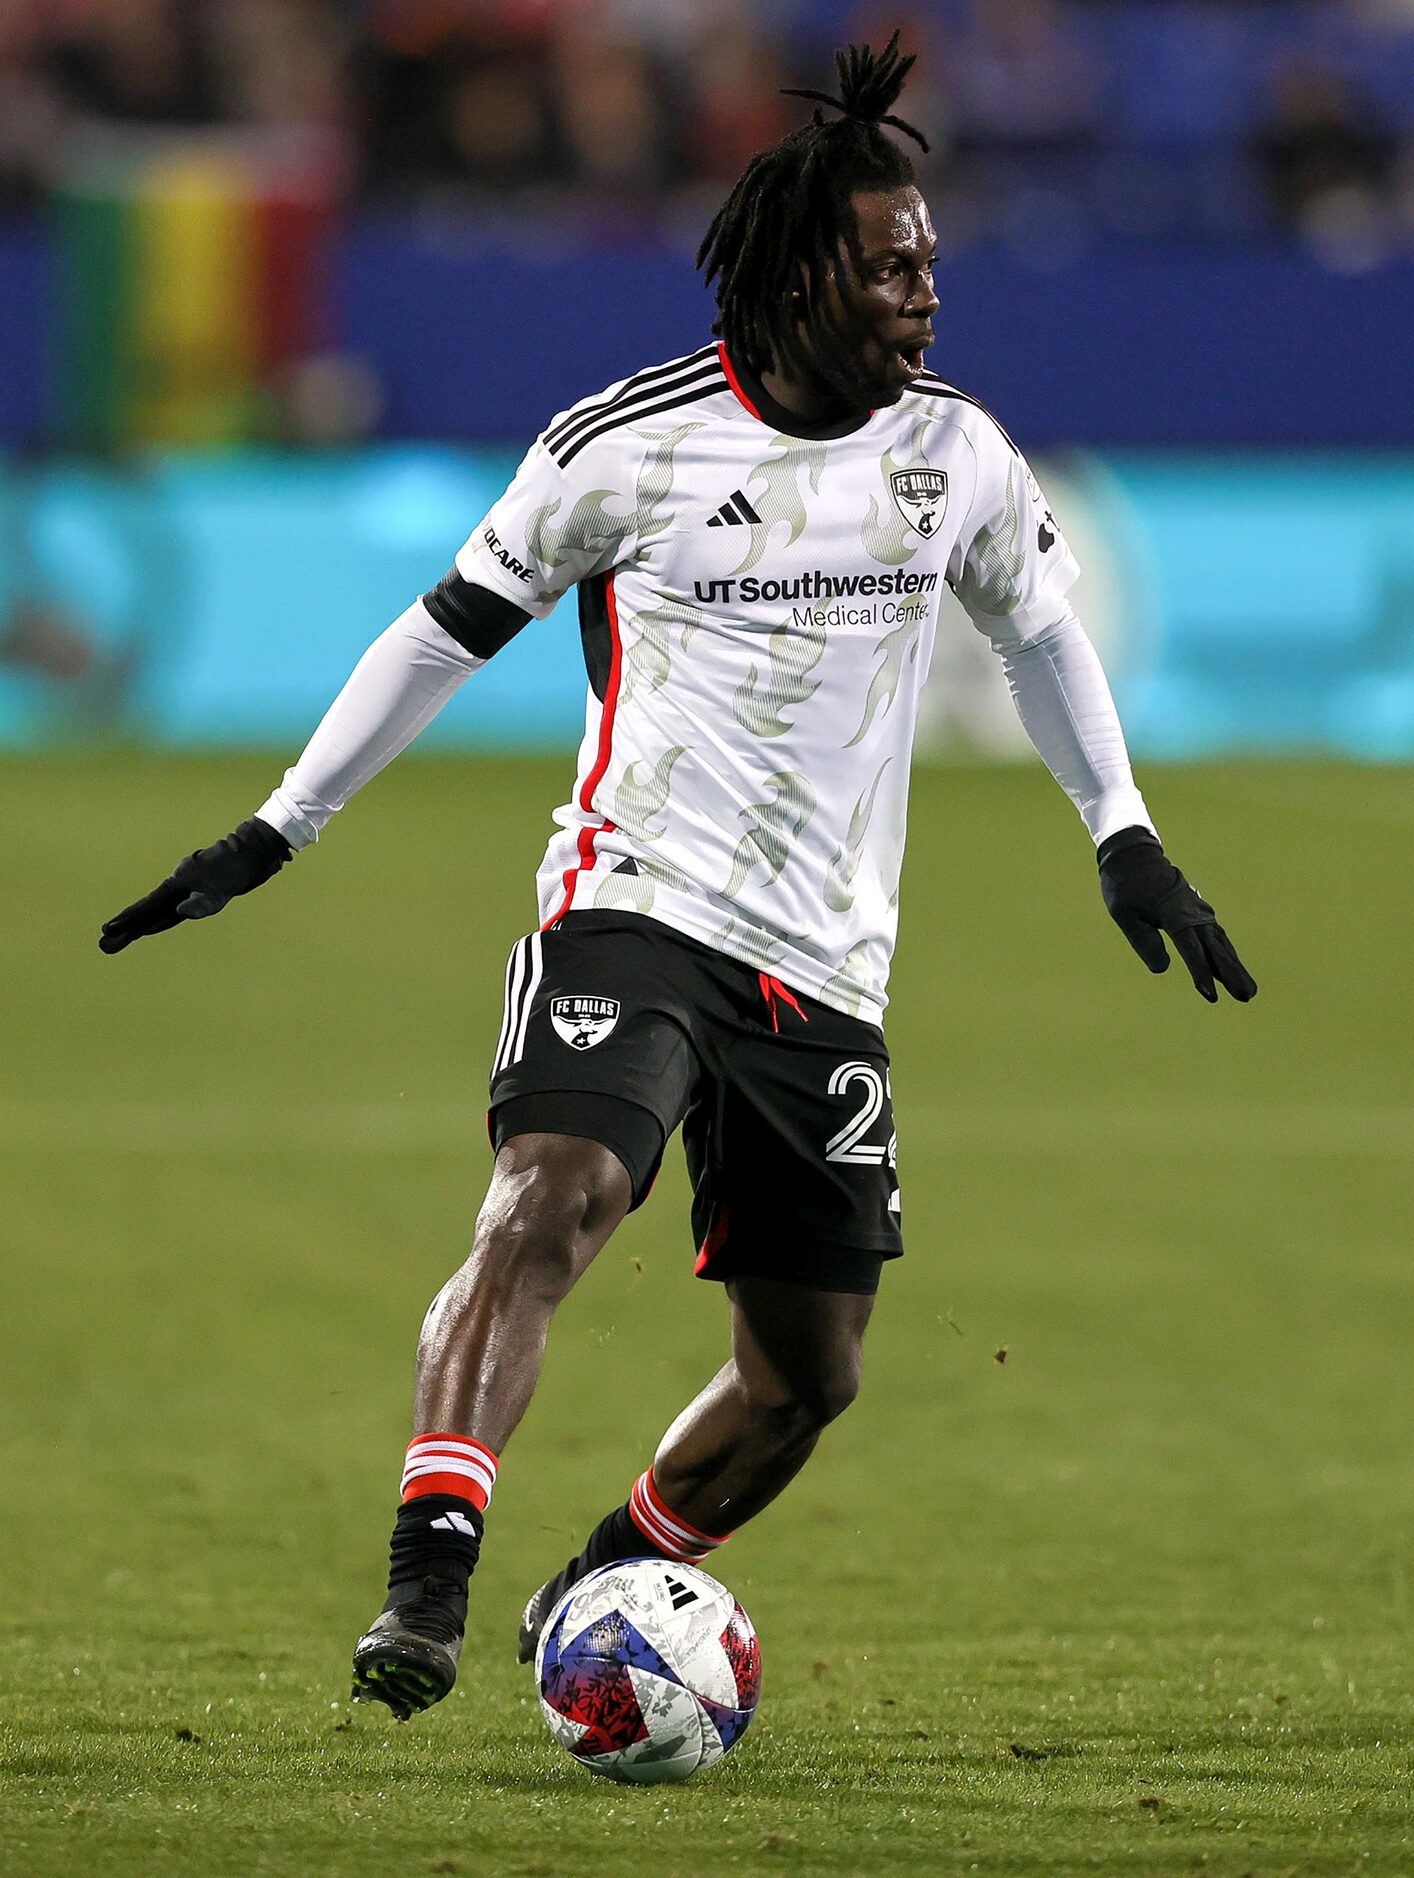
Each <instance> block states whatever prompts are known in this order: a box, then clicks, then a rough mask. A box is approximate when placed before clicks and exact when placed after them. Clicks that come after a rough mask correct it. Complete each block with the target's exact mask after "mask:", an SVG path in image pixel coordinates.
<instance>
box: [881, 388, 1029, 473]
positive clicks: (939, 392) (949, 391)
mask: <svg viewBox="0 0 1414 1878" xmlns="http://www.w3.org/2000/svg"><path fill="white" fill-rule="evenodd" d="M909 390H910V391H918V392H922V393H923V395H924V396H925V397H929V398H956V399H957V400H958V401H959V403H961V404H970V405H971V406H972V407H973V409H974V410H978V411H980V412H981V413H982V415H983V416H984V417H989V418H990V419H991V420H992V422H993V423H994V424H995V425H996V427H997V429H998V430H999V431H1000V432H1001V434H1002V437H1003V439H1004V440H1005V442H1006V445H1007V447H1008V449H1010V450H1011V451H1013V452H1014V453H1015V454H1016V455H1017V456H1020V455H1021V452H1020V450H1018V449H1017V447H1016V445H1015V444H1014V443H1013V442H1012V440H1011V438H1010V436H1008V434H1007V431H1006V428H1005V426H1004V425H1003V424H1002V421H1001V419H1000V418H999V417H998V416H997V414H996V412H995V411H992V410H989V409H988V407H987V406H986V405H985V404H983V402H982V400H981V399H980V398H974V397H973V395H972V393H971V392H970V391H959V390H958V388H957V386H956V385H949V384H947V383H945V382H944V380H943V379H941V378H939V377H938V375H937V373H936V372H924V373H923V375H922V377H921V378H916V379H915V380H914V381H913V383H912V384H911V385H910V386H909Z"/></svg>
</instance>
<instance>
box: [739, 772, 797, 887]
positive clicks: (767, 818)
mask: <svg viewBox="0 0 1414 1878" xmlns="http://www.w3.org/2000/svg"><path fill="white" fill-rule="evenodd" d="M764 789H765V797H766V799H765V800H764V801H762V802H753V803H751V805H750V806H749V807H748V808H744V809H743V810H742V811H741V814H740V815H739V816H738V817H737V820H738V821H742V822H746V823H748V824H749V826H748V827H747V830H746V833H745V834H744V835H743V836H742V838H741V840H740V841H738V843H737V844H736V853H735V854H734V855H733V856H732V871H731V873H730V875H729V876H728V879H727V884H726V886H725V887H724V888H723V889H722V891H723V893H724V894H725V895H726V897H727V898H728V899H729V900H734V899H735V898H736V896H737V894H738V893H739V892H740V891H741V889H742V888H743V887H744V886H745V885H746V881H747V877H748V876H749V875H750V873H751V872H752V870H753V868H755V867H756V866H757V864H758V863H761V862H764V864H765V868H766V878H765V880H764V881H763V882H762V883H761V884H762V885H763V886H766V887H771V886H774V885H775V883H776V882H777V881H778V880H779V879H780V877H781V869H782V868H783V867H784V866H785V864H786V862H787V861H788V860H789V858H790V847H791V841H792V840H798V839H799V838H800V836H801V835H802V834H803V833H804V832H805V827H806V824H807V823H808V822H809V820H810V818H811V816H812V815H813V814H814V813H815V791H814V790H813V789H812V788H811V787H810V784H809V783H808V782H807V781H806V780H805V778H804V777H803V776H802V775H801V774H800V772H799V771H798V770H793V769H781V770H777V771H776V773H775V775H774V776H768V777H767V778H766V781H765V785H764Z"/></svg>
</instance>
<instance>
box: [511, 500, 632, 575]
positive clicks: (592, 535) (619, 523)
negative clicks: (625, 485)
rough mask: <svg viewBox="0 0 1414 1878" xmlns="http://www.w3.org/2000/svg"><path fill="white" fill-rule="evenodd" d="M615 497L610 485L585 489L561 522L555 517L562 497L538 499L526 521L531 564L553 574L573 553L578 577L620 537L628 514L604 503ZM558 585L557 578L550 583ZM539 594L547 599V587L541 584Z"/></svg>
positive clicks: (621, 537) (526, 539)
mask: <svg viewBox="0 0 1414 1878" xmlns="http://www.w3.org/2000/svg"><path fill="white" fill-rule="evenodd" d="M618 500H619V498H618V497H617V496H616V495H615V493H614V491H613V490H612V489H590V490H587V491H586V492H585V494H584V495H582V496H581V497H580V498H579V500H578V502H576V503H575V505H574V507H573V508H572V509H571V510H570V512H569V514H568V516H567V517H566V518H565V520H564V521H562V522H557V521H556V519H555V518H556V516H557V515H558V514H559V512H560V509H561V507H562V506H563V502H562V498H561V497H559V496H556V497H555V499H554V501H553V502H543V503H541V505H540V507H539V508H538V509H536V511H535V512H534V514H533V515H532V516H531V518H530V520H529V521H528V522H527V523H526V525H525V545H526V547H527V548H528V549H529V550H530V559H531V563H532V565H533V566H535V567H540V568H546V569H548V570H549V571H550V572H551V573H552V574H553V573H557V572H558V571H559V569H560V568H562V567H563V566H565V564H566V562H568V561H569V560H570V559H571V557H574V558H575V559H576V560H577V561H579V562H580V563H581V569H580V570H578V571H576V572H575V575H574V578H575V579H576V580H578V579H579V578H580V577H581V572H582V571H585V570H587V569H589V568H590V567H592V566H593V564H594V563H595V561H597V560H598V559H599V557H600V556H601V555H602V554H603V552H604V550H605V549H606V548H610V547H613V546H614V545H615V544H616V543H617V542H620V541H622V540H623V538H624V533H625V531H626V529H627V528H628V526H629V523H628V518H627V517H626V516H623V515H613V514H611V513H610V511H609V509H608V508H607V507H606V506H605V505H606V504H607V503H609V502H615V501H618ZM558 585H559V583H558V582H552V583H551V586H558ZM538 597H539V598H540V599H541V600H548V599H549V598H550V587H543V588H541V590H540V593H539V596H538Z"/></svg>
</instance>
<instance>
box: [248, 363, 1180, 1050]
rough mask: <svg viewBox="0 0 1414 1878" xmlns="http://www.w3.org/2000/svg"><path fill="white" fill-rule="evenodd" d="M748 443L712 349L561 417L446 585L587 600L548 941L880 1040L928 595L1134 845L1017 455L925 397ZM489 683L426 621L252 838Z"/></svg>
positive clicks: (1079, 643)
mask: <svg viewBox="0 0 1414 1878" xmlns="http://www.w3.org/2000/svg"><path fill="white" fill-rule="evenodd" d="M773 415H774V417H775V420H776V421H774V422H768V421H766V419H765V418H764V417H763V415H762V414H761V410H760V408H759V407H758V404H757V403H756V402H754V401H753V398H752V396H751V393H750V392H749V391H748V390H747V389H746V388H744V387H743V386H742V384H741V383H740V381H739V380H738V378H737V375H736V374H735V373H734V372H733V370H732V367H731V364H730V362H729V361H728V359H727V358H726V355H725V353H724V352H723V351H722V349H721V348H719V347H715V346H713V347H707V348H704V349H703V350H702V351H700V352H697V353H693V354H691V355H689V356H688V357H686V358H683V359H678V360H674V361H672V362H670V363H669V364H667V365H662V366H657V367H653V368H651V369H649V370H647V371H644V372H640V373H638V374H636V375H635V376H634V377H633V378H630V379H627V380H625V381H623V382H622V383H620V384H617V385H615V386H612V387H611V388H610V389H609V390H608V391H607V392H605V393H603V394H601V395H600V396H598V397H595V398H590V399H586V400H584V401H583V402H582V403H580V404H578V405H576V406H574V407H573V408H572V409H571V410H569V411H566V412H563V413H561V414H560V415H559V416H558V417H557V418H555V420H554V421H553V422H552V423H551V424H550V425H549V427H548V428H547V429H546V431H545V432H544V433H543V434H542V436H541V437H540V438H539V439H538V440H537V441H536V443H535V444H534V446H533V447H532V448H531V450H530V451H529V453H528V454H527V456H526V458H525V460H524V462H523V463H522V464H521V467H520V470H519V472H518V474H517V475H516V478H515V480H514V482H513V483H512V484H511V486H510V488H509V489H508V490H507V491H506V493H505V494H504V495H503V496H502V497H501V499H500V500H499V501H498V502H497V503H496V504H495V506H494V507H493V508H492V510H491V512H490V514H489V515H488V516H487V517H486V518H485V520H484V521H483V522H482V523H481V524H480V525H479V526H478V527H477V528H476V529H475V530H474V531H473V533H472V535H471V537H470V538H469V540H468V541H467V542H466V544H465V545H464V546H463V548H462V549H461V551H460V552H459V553H458V555H457V559H456V568H457V572H458V574H459V575H460V576H461V578H462V579H463V580H465V581H467V582H469V583H472V584H473V585H475V586H478V587H481V588H485V589H489V590H490V592H492V593H493V594H496V595H499V596H500V597H501V598H502V599H503V600H504V601H508V602H510V603H512V604H513V605H514V606H516V607H519V608H523V609H524V610H525V612H526V613H528V614H530V615H531V616H532V617H535V618H540V617H543V616H544V615H545V614H547V613H548V612H549V611H550V610H551V608H552V607H553V606H554V604H555V602H556V601H557V600H558V599H559V598H560V597H561V595H563V594H564V593H565V592H566V591H567V590H568V589H569V588H570V587H571V586H577V587H578V590H579V610H580V623H581V629H582V636H583V641H584V652H585V661H586V666H587V669H588V675H589V688H588V695H587V701H586V720H585V733H584V739H583V742H582V744H581V746H580V752H579V762H578V772H577V776H576V779H575V787H574V791H573V794H572V795H571V797H570V800H569V801H568V802H567V803H566V804H565V805H564V806H563V807H562V808H561V809H559V810H558V811H557V812H556V815H555V820H556V822H557V824H558V828H557V831H556V832H555V834H554V835H552V837H551V839H550V842H549V845H548V847H547V848H546V851H545V855H544V858H543V860H542V862H541V866H540V870H539V875H538V883H537V884H538V896H539V918H540V921H541V922H542V923H543V924H547V925H548V924H551V923H553V922H554V921H555V920H558V919H560V918H563V917H564V915H565V914H566V913H568V912H571V911H576V910H582V909H585V908H612V909H615V910H621V911H630V912H633V913H638V914H642V915H645V916H647V917H649V918H652V919H656V920H659V921H661V922H663V923H664V924H666V925H668V926H671V927H673V928H674V929H675V930H677V931H679V932H683V933H687V934H689V935H690V936H691V937H693V938H695V939H698V940H700V941H702V942H703V943H705V944H707V945H709V946H712V947H714V948H715V949H716V950H718V951H721V952H724V953H727V954H728V955H730V956H732V957H734V958H739V959H742V960H744V961H746V962H748V963H750V964H752V965H755V966H757V967H760V968H764V969H769V970H770V971H772V972H773V973H775V974H777V975H778V976H779V977H781V978H782V979H784V980H785V981H786V982H787V983H788V984H790V985H792V986H794V987H795V988H797V989H799V990H803V991H806V992H809V993H811V994H813V995H814V996H816V997H819V998H821V999H823V1000H824V1001H825V1002H826V1003H828V1004H831V1005H834V1006H835V1007H836V1008H838V1009H840V1010H843V1011H846V1012H848V1013H850V1014H851V1015H856V1016H860V1017H863V1018H865V1019H868V1020H870V1021H874V1022H877V1021H878V1019H879V1016H880V1014H881V1013H882V1010H883V1007H884V1004H885V1002H886V989H885V987H886V982H887V978H888V970H889V961H890V957H891V954H892V951H893V945H894V937H895V931H896V925H897V906H898V886H899V871H900V866H901V863H902V858H903V845H904V826H905V818H906V813H907V803H908V774H909V764H910V758H911V753H912V746H913V737H914V729H915V723H916V719H917V712H918V702H919V698H920V695H921V692H922V688H923V683H924V679H925V677H926V675H927V671H928V664H929V659H930V657H931V654H932V647H933V639H934V632H935V626H936V616H937V606H938V598H939V594H940V592H941V589H942V587H943V586H944V584H946V585H947V586H948V587H950V588H951V589H952V590H953V592H955V593H956V594H957V596H958V598H959V599H960V600H961V602H962V604H963V606H964V607H965V608H966V610H967V612H968V613H969V615H970V616H971V618H972V620H973V622H974V623H975V624H976V625H977V627H978V628H979V629H980V630H981V631H982V632H984V633H985V634H986V635H987V637H988V638H989V639H990V641H991V643H992V645H993V646H994V648H995V649H996V650H997V652H998V653H999V654H1000V655H1001V657H1002V659H1003V661H1004V665H1005V668H1006V672H1007V676H1008V680H1009V683H1010V685H1011V689H1012V693H1013V696H1014V698H1015V700H1016V704H1017V708H1018V710H1019V712H1020V714H1021V717H1022V721H1023V723H1024V724H1025V726H1026V729H1027V731H1028V733H1029V734H1030V736H1031V738H1032V741H1033V742H1034V743H1035V745H1036V747H1037V749H1038V750H1039V752H1040V754H1041V755H1042V757H1043V758H1044V759H1045V761H1046V763H1047V764H1048V765H1049V767H1050V769H1051V770H1052V772H1053V774H1054V775H1055V776H1056V777H1057V779H1058V781H1059V782H1060V783H1061V784H1062V786H1063V787H1064V788H1065V790H1066V792H1067V794H1068V795H1069V796H1070V797H1071V799H1072V800H1073V801H1074V802H1075V803H1076V805H1077V807H1078V808H1079V810H1080V812H1081V814H1082V816H1083V817H1084V819H1085V822H1086V825H1087V826H1088V828H1089V830H1090V833H1091V835H1092V836H1093V838H1094V839H1095V841H1096V842H1099V841H1101V840H1103V839H1104V837H1105V836H1106V835H1108V834H1111V833H1113V832H1115V831H1116V830H1117V829H1120V828H1124V827H1129V826H1135V825H1137V826H1143V827H1151V826H1152V823H1151V822H1150V820H1149V817H1148V813H1147V811H1146V809H1145V806H1144V803H1143V800H1142V798H1141V797H1140V795H1139V792H1138V790H1137V789H1136V787H1135V784H1134V780H1133V777H1132V775H1131V772H1130V767H1129V760H1128V756H1127V754H1126V751H1125V746H1124V739H1123V735H1122V733H1121V731H1120V727H1119V723H1118V719H1117V717H1116V714H1115V710H1114V706H1113V703H1112V701H1111V698H1110V693H1109V689H1108V686H1107V685H1106V683H1105V678H1104V673H1103V672H1102V670H1101V668H1100V665H1099V661H1098V659H1097V658H1096V656H1095V653H1094V651H1093V649H1092V648H1091V646H1090V643H1089V641H1088V639H1087V638H1086V637H1085V634H1084V632H1083V631H1082V630H1081V628H1080V626H1079V624H1078V622H1077V621H1076V620H1075V618H1074V616H1073V614H1072V612H1071V609H1070V606H1069V603H1068V600H1067V595H1068V592H1069V589H1070V587H1071V586H1072V584H1073V582H1074V580H1075V578H1076V576H1077V573H1078V571H1079V570H1078V568H1077V566H1076V563H1075V560H1074V557H1073V556H1072V554H1071V552H1070V550H1069V548H1068V547H1067V545H1066V543H1065V540H1064V538H1063V537H1062V535H1061V533H1060V530H1059V528H1058V526H1057V524H1056V521H1055V518H1054V516H1053V515H1052V513H1051V511H1050V509H1049V508H1048V507H1047V504H1046V501H1045V498H1044V496H1043V495H1042V493H1041V490H1040V488H1039V487H1038V485H1037V483H1036V479H1035V477H1034V476H1033V475H1032V474H1031V472H1030V470H1029V469H1028V467H1027V465H1026V463H1025V461H1024V459H1023V458H1022V457H1021V455H1020V454H1019V452H1018V451H1017V450H1016V448H1015V446H1014V445H1013V444H1012V443H1011V441H1010V439H1009V438H1008V437H1007V436H1006V434H1005V432H1004V431H1002V429H1001V428H1000V426H999V425H998V424H997V423H996V421H995V419H994V418H992V417H991V415H990V414H989V413H988V412H987V411H986V410H985V409H983V407H981V406H980V405H979V404H978V403H977V402H976V401H975V400H974V399H971V398H969V397H968V396H967V395H966V394H965V393H962V392H960V391H957V390H956V389H954V388H953V387H951V386H949V385H946V384H944V383H943V382H942V380H941V379H938V378H936V377H934V376H933V375H932V374H931V373H925V374H924V375H923V376H922V378H921V379H919V380H918V381H917V382H916V383H915V384H914V385H913V386H912V387H910V389H909V390H908V391H906V392H905V393H904V395H903V397H902V398H901V399H900V400H899V402H898V403H897V404H894V405H891V406H889V407H887V408H885V409H881V410H877V411H874V412H872V413H871V414H870V415H869V416H868V418H867V419H865V420H864V421H862V422H861V423H859V424H858V425H857V426H856V427H855V428H854V429H852V430H850V431H848V432H847V434H844V435H835V436H830V437H821V436H818V435H817V436H813V437H806V436H799V435H795V434H793V432H792V430H791V429H784V428H781V425H782V423H784V422H786V421H787V420H786V419H785V418H784V416H783V414H782V413H780V412H779V411H776V412H775V413H774V414H773ZM479 663H480V660H479V659H477V658H476V657H474V656H473V655H472V654H470V653H468V652H467V651H465V650H464V649H463V647H462V646H460V645H459V644H458V643H457V641H456V640H454V639H453V638H452V637H451V636H450V635H449V634H447V633H445V632H444V631H443V630H442V628H441V627H440V626H439V625H437V624H436V622H435V621H434V620H433V619H432V617H431V616H430V615H429V614H428V613H427V611H426V610H425V608H424V607H423V606H422V605H421V603H419V604H418V605H416V606H414V607H411V608H409V610H408V612H407V613H405V614H404V615H403V617H402V619H401V620H400V621H398V622H397V623H396V624H395V625H394V626H393V627H391V628H390V629H389V631H388V632H387V633H385V634H384V635H383V637H382V638H381V639H380V640H379V641H378V642H377V643H376V644H375V645H374V646H373V647H372V648H371V649H370V651H369V652H368V653H367V654H366V655H365V657H364V660H363V661H362V662H361V663H360V665H359V667H358V669H357V670H356V671H355V673H354V675H353V677H352V678H351V679H350V681H349V684H348V685H347V686H346V687H345V690H344V691H343V693H341V694H340V697H339V699H338V700H337V701H336V703H335V704H334V706H333V707H332V709H331V710H330V712H329V714H328V715H327V716H326V718H325V720H324V722H323V724H321V726H320V728H319V730H318V731H317V732H316V734H315V736H314V738H313V740H312V741H311V743H310V745H309V747H308V749H307V750H306V751H305V753H304V755H303V756H302V757H301V759H300V761H299V762H298V763H297V764H296V765H295V766H294V768H293V769H292V770H290V771H289V772H288V774H287V775H286V778H285V781H284V784H283V785H282V786H281V788H280V789H278V790H276V792H275V793H274V795H272V796H271V798H270V799H269V801H268V802H266V803H265V804H264V805H263V806H262V808H261V809H260V810H259V811H258V812H259V814H260V815H261V816H262V818H263V819H265V820H266V821H268V822H270V823H272V824H273V825H274V826H275V827H277V828H280V829H281V830H282V831H283V832H284V833H285V834H286V835H287V836H288V838H289V839H290V840H291V841H292V842H293V843H294V844H295V845H296V846H301V845H303V844H304V843H305V842H307V841H310V840H312V839H314V837H315V836H316V834H317V832H318V829H319V827H320V826H321V825H322V823H323V822H324V821H325V820H327V818H328V816H329V815H330V814H332V813H333V811H334V810H335V809H337V808H338V807H339V806H341V804H342V803H343V801H344V800H346V799H347V796H348V795H349V794H350V793H351V792H352V790H353V789H355V788H357V787H358V786H359V785H360V784H361V783H363V782H364V781H366V780H367V779H368V777H369V776H371V775H372V774H374V773H375V772H376V771H377V770H378V769H379V768H381V767H382V766H383V764H384V763H386V762H387V761H388V760H389V759H390V758H391V756H393V755H394V754H396V752H397V751H398V750H399V749H401V748H402V747H403V746H404V745H405V744H406V743H407V742H408V741H410V739H411V738H412V736H414V735H415V734H416V732H417V731H418V730H419V729H420V728H421V727H422V725H423V724H424V723H426V722H427V720H428V719H429V718H430V717H431V715H432V714H433V712H434V711H435V710H436V709H437V708H439V707H440V704H441V703H442V702H443V701H444V700H445V698H446V697H448V696H450V695H451V692H452V691H453V690H454V689H455V688H456V686H457V685H458V684H460V682H461V681H462V679H463V678H464V677H465V676H467V674H468V673H469V672H470V671H473V670H474V669H475V668H476V666H477V665H478V664H479Z"/></svg>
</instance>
